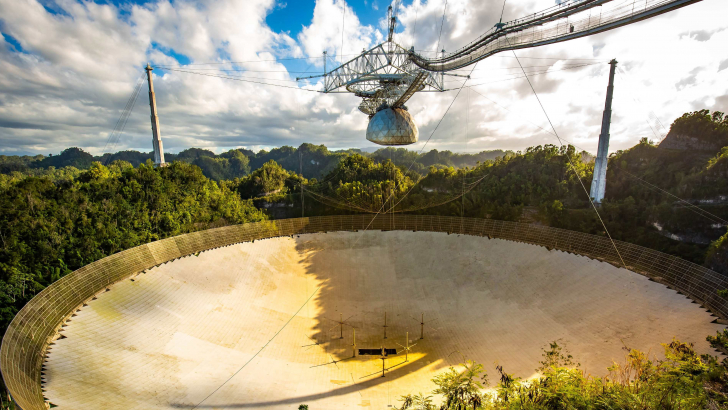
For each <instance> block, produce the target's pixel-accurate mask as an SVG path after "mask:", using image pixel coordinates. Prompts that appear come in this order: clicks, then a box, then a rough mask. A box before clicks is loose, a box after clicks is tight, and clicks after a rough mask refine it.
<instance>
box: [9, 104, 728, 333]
mask: <svg viewBox="0 0 728 410" xmlns="http://www.w3.org/2000/svg"><path fill="white" fill-rule="evenodd" d="M681 118H682V119H681V120H680V121H676V123H677V124H678V125H680V127H686V128H685V129H688V130H691V129H692V130H700V129H701V128H699V127H694V128H690V127H689V125H690V122H691V121H696V122H699V123H701V124H702V122H703V121H704V120H705V118H706V116H704V115H697V116H696V115H692V116H690V115H689V116H687V117H686V116H683V117H681ZM686 118H687V119H686ZM708 118H710V120H711V121H712V122H713V123H717V124H718V125H717V126H718V127H719V128H720V127H722V126H724V125H722V124H724V123H725V120H723V118H722V115H715V114H713V115H710V116H708ZM673 127H675V125H674V124H673ZM709 129H710V128H709ZM689 132H697V131H689ZM688 135H697V137H696V138H701V135H702V134H688ZM114 155H116V156H117V157H115V158H116V159H114V160H113V161H111V162H109V163H108V165H103V164H102V163H101V162H100V161H97V160H99V159H101V160H104V162H106V160H107V159H109V160H110V159H111V158H97V157H92V156H91V155H89V154H87V153H85V152H83V151H82V150H79V149H73V148H71V149H68V150H66V151H64V152H63V153H61V154H60V155H54V156H48V157H43V156H34V157H12V156H4V157H0V164H1V165H2V166H3V167H5V168H4V170H5V171H9V172H7V173H5V174H0V239H1V240H2V243H1V245H2V248H0V288H1V289H2V292H0V298H1V299H0V305H1V306H0V312H1V317H0V320H1V321H2V322H1V323H2V326H5V325H7V323H8V321H9V320H10V319H11V318H12V317H13V315H14V314H15V312H17V310H18V309H19V308H20V307H21V306H22V305H23V304H24V303H25V301H27V300H28V299H29V298H31V297H32V296H33V295H34V294H35V293H37V292H39V291H40V290H42V289H43V288H44V287H45V286H47V285H48V284H50V283H51V282H53V281H54V280H57V279H58V278H59V277H61V276H63V275H64V274H66V273H68V272H70V271H72V270H74V269H77V268H79V267H81V266H84V265H85V264H88V263H89V262H92V261H94V260H97V259H99V258H102V257H104V256H106V255H110V254H112V253H115V252H118V251H120V250H123V249H127V248H129V247H132V246H136V245H139V244H142V243H146V242H149V241H153V240H157V239H160V238H164V237H167V236H172V235H177V234H180V233H185V232H190V231H194V230H199V229H205V228H208V227H213V226H222V225H226V224H238V223H244V222H248V221H257V220H261V219H264V218H285V217H297V216H300V215H301V214H302V213H303V214H305V215H307V216H314V215H328V214H342V213H361V212H367V213H376V212H383V213H386V212H390V211H394V212H406V213H411V214H434V215H456V216H457V215H464V216H469V217H487V218H495V219H503V220H524V221H528V222H531V223H539V224H546V225H551V226H555V227H562V228H567V229H572V230H576V231H582V232H588V233H593V234H598V235H606V233H605V231H604V228H603V226H602V224H601V222H600V221H599V219H598V218H597V216H596V214H595V212H594V210H593V209H592V207H591V205H590V203H589V201H588V198H587V197H586V195H585V193H584V188H583V187H582V185H581V184H582V182H583V183H584V185H585V188H586V189H587V190H588V189H589V185H590V183H591V178H592V171H593V160H591V157H590V156H588V155H585V154H584V153H579V152H577V151H576V150H575V149H574V148H573V147H561V148H559V147H555V146H552V145H546V146H537V147H532V148H529V149H527V150H525V151H524V152H517V153H513V152H503V151H485V152H482V153H480V154H455V153H452V152H449V151H444V152H438V151H434V150H433V151H430V152H429V153H426V154H424V155H417V154H416V153H415V152H412V151H407V150H404V149H396V150H395V149H382V150H379V151H376V152H374V153H371V154H366V153H363V152H360V151H358V150H349V151H338V152H332V151H329V150H328V149H327V148H326V147H324V146H315V145H311V144H303V145H301V146H300V147H299V148H298V149H296V148H292V147H281V148H277V149H273V150H271V151H260V152H258V153H253V152H251V151H247V150H242V149H241V150H231V151H228V152H226V153H223V154H220V155H216V154H214V153H212V152H210V151H205V150H202V149H189V150H185V151H183V152H181V153H179V154H177V155H176V156H170V158H174V159H173V160H172V161H171V164H170V166H168V167H164V168H154V167H153V166H152V164H151V161H150V159H149V158H147V157H145V155H147V154H142V153H132V152H121V153H117V154H114ZM299 156H300V157H303V158H305V160H304V162H303V163H304V166H303V175H299V174H298V167H299V162H298V161H299ZM390 156H391V158H392V159H393V162H392V161H390V160H389V157H390ZM119 158H126V159H128V160H130V161H126V160H121V159H119ZM142 160H144V161H145V162H141V161H142ZM132 161H133V162H132ZM413 161H414V163H415V164H416V166H412V169H410V170H409V171H408V168H409V166H410V165H411V164H412V162H413ZM570 162H571V163H573V164H574V166H575V170H574V169H572V168H571V165H570ZM84 168H85V169H84ZM574 171H576V172H574ZM580 179H581V182H580ZM607 181H608V182H607V191H606V199H605V202H604V204H603V205H602V207H601V209H600V215H601V217H602V219H603V220H604V223H605V224H606V226H607V229H609V232H610V234H611V236H612V237H613V238H615V239H620V240H624V241H627V242H632V243H636V244H639V245H643V246H647V247H650V248H653V249H657V250H660V251H663V252H667V253H671V254H674V255H677V256H680V257H682V258H685V259H687V260H690V261H693V262H696V263H701V264H705V265H706V266H708V267H710V268H711V269H714V270H716V271H718V272H722V273H725V274H728V234H726V225H725V220H728V198H727V197H726V196H727V193H728V182H726V181H728V147H724V148H723V149H722V150H719V151H716V152H704V151H694V150H688V151H674V150H668V149H662V148H659V147H657V146H655V145H653V144H651V143H650V142H649V141H647V140H643V141H641V142H640V143H639V144H637V145H636V146H634V147H632V148H630V149H628V150H624V151H618V152H616V153H614V154H612V155H611V157H610V160H609V171H608V176H607ZM302 189H303V190H304V191H305V193H306V196H305V210H302V209H301V206H302V202H304V201H302V198H301V191H302Z"/></svg>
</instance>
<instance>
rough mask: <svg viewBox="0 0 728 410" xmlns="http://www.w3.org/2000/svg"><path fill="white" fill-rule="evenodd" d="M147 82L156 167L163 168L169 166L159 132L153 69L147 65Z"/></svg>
mask: <svg viewBox="0 0 728 410" xmlns="http://www.w3.org/2000/svg"><path fill="white" fill-rule="evenodd" d="M145 70H146V71H147V81H148V82H149V108H150V109H151V111H152V115H151V119H152V144H153V145H154V165H156V166H158V167H163V166H165V165H167V164H166V163H165V162H164V148H163V147H162V135H161V134H160V132H159V117H158V116H157V98H156V97H155V96H154V84H153V83H152V70H153V68H152V67H151V66H150V65H149V64H147V67H146V68H145Z"/></svg>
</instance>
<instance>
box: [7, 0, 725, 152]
mask: <svg viewBox="0 0 728 410" xmlns="http://www.w3.org/2000/svg"><path fill="white" fill-rule="evenodd" d="M446 3H447V5H446ZM553 4H554V0H508V1H507V2H506V3H505V8H503V1H502V0H448V1H447V2H446V1H445V0H414V1H413V0H406V1H404V3H403V4H402V6H401V8H400V12H399V23H398V28H397V31H396V34H395V41H396V42H398V43H400V44H402V45H403V46H405V47H407V48H409V47H412V46H414V47H415V49H416V50H422V52H432V51H434V50H437V49H442V48H444V49H445V50H455V49H457V48H460V47H462V46H463V45H465V44H467V43H469V42H470V41H472V40H473V39H475V38H476V37H477V36H479V35H481V34H483V33H484V32H486V31H487V30H488V29H489V28H491V27H492V26H493V25H494V24H495V23H497V22H498V20H499V18H500V14H501V10H503V20H504V21H507V20H511V19H515V18H518V17H522V16H525V15H527V14H530V13H533V12H536V11H539V10H542V9H545V8H547V7H550V6H552V5H553ZM388 6H389V2H388V1H385V0H348V1H344V0H316V1H304V0H296V1H292V0H245V1H239V0H209V1H201V2H197V1H186V0H185V1H169V0H163V1H162V0H159V1H158V0H153V1H135V2H128V1H121V2H119V1H101V0H97V1H77V0H55V1H54V0H42V1H39V0H0V33H2V36H1V37H0V154H5V155H25V154H43V155H48V154H50V153H53V154H55V153H58V152H60V151H62V150H63V149H65V148H68V147H79V148H82V149H84V150H86V151H88V152H90V153H92V154H96V155H98V154H101V153H102V152H115V151H120V150H125V149H133V150H139V151H145V152H148V151H151V149H152V137H151V126H150V121H149V105H148V104H149V99H148V93H147V88H146V87H147V84H146V82H144V83H143V84H142V89H141V92H140V93H139V95H138V98H137V99H136V100H135V101H134V105H133V109H132V111H131V114H130V115H129V119H128V122H127V123H126V125H125V128H124V131H123V132H122V133H121V134H119V135H117V137H118V138H110V136H111V132H112V130H113V129H114V127H115V125H116V124H117V121H118V120H119V118H120V115H121V114H122V112H123V111H124V108H125V106H126V104H127V102H128V101H129V100H130V96H131V95H132V93H133V90H134V88H135V85H136V84H137V83H138V81H140V80H141V79H142V78H143V77H142V76H143V74H144V70H143V68H144V66H145V65H146V64H147V63H150V64H151V65H152V66H155V67H158V68H156V69H155V70H154V71H153V74H154V79H153V81H154V87H155V93H156V96H157V107H158V112H159V120H160V128H161V134H162V139H163V143H164V148H165V151H166V152H179V151H181V150H184V149H186V148H190V147H198V148H206V149H210V150H212V151H214V152H217V153H220V152H223V151H226V150H229V149H232V148H247V149H252V150H256V151H257V150H259V149H270V148H271V147H278V146H282V145H291V146H298V145H300V144H301V143H304V142H309V143H314V144H324V145H326V146H327V147H329V148H330V149H343V148H363V149H368V150H371V149H374V148H377V147H378V146H377V145H374V144H373V143H371V142H369V141H367V140H366V139H365V133H366V126H367V116H366V115H364V114H362V113H360V112H359V111H358V109H357V106H358V104H359V99H358V98H357V97H355V96H354V95H351V94H322V93H318V92H314V91H318V90H321V89H322V84H321V82H320V79H313V80H309V81H298V82H297V81H296V77H297V76H307V75H316V74H320V73H321V72H322V71H323V69H324V67H323V63H324V60H323V57H322V56H323V52H324V51H326V52H327V55H328V56H329V58H328V60H327V68H328V69H331V68H332V67H334V66H335V65H337V64H339V63H340V62H341V61H342V59H343V60H344V61H346V60H348V59H350V58H352V57H354V56H355V55H356V54H357V53H360V52H361V50H362V49H364V48H370V47H372V46H374V45H376V44H378V43H380V42H382V41H383V39H384V38H385V36H386V21H385V19H384V18H385V16H386V9H387V7H388ZM726 15H728V2H726V1H725V0H703V1H701V2H698V3H696V4H693V5H690V6H688V7H685V8H683V9H680V10H677V11H673V12H670V13H667V14H663V15H661V16H658V17H655V18H653V19H650V20H647V21H643V22H640V23H637V24H633V25H629V26H625V27H621V28H619V29H616V30H611V31H608V32H605V33H601V34H598V35H595V36H591V37H586V38H582V39H577V40H572V41H568V42H564V43H559V44H554V45H549V46H544V47H539V48H532V49H526V50H519V51H517V52H516V55H515V56H514V53H512V52H504V53H500V54H497V55H495V56H492V57H489V58H487V59H485V60H484V61H481V62H480V63H478V64H477V66H475V67H474V68H473V67H469V68H473V69H474V71H473V72H472V75H471V79H470V80H469V81H468V83H467V84H466V85H467V86H468V87H466V88H463V91H462V92H460V93H459V94H457V91H447V92H443V93H418V94H416V95H415V96H413V97H412V98H411V99H410V100H409V101H408V103H407V106H408V108H409V111H410V113H411V114H412V115H413V116H414V118H415V121H416V123H417V125H418V127H419V130H420V142H418V143H417V144H414V145H411V146H409V147H408V148H409V149H413V150H417V151H420V150H424V151H429V150H430V149H438V150H451V151H455V152H478V151H483V150H492V149H510V150H523V149H525V148H527V147H530V146H535V145H543V144H555V145H558V144H559V141H558V140H557V139H556V137H555V136H554V135H552V134H550V133H547V132H545V131H544V129H548V130H550V129H551V128H550V125H549V120H550V121H551V123H552V124H553V126H554V128H555V129H556V132H557V133H558V135H559V136H560V137H561V138H562V139H563V141H564V142H570V143H573V144H574V145H576V146H577V147H579V148H581V149H585V150H587V151H590V152H592V153H594V152H596V146H597V142H598V135H599V131H600V124H601V118H602V111H603V109H604V99H605V92H606V86H607V81H608V71H609V65H608V64H607V63H608V61H609V60H611V59H612V58H616V59H617V60H618V62H619V63H618V68H619V69H618V72H617V76H616V79H615V91H614V104H613V114H612V128H611V141H610V152H614V151H616V150H619V149H626V148H629V147H631V146H633V145H634V144H636V143H637V142H638V141H639V140H640V139H641V138H643V137H648V138H649V139H652V140H655V141H659V140H660V139H661V138H663V137H664V135H665V134H666V133H667V132H668V130H669V127H670V124H671V123H672V121H673V120H674V119H675V118H677V117H679V116H680V115H682V114H683V113H685V112H690V111H694V110H699V109H709V110H719V111H723V112H728V95H727V94H728V48H726V47H725V45H726V44H728V20H726V19H725V17H724V16H726ZM516 56H517V57H518V61H517V60H516V58H515V57H516ZM231 61H232V62H235V63H234V64H231V63H230V62H231ZM519 61H520V63H521V65H523V66H524V67H525V69H526V70H527V71H528V72H532V73H541V74H535V75H532V76H531V80H532V83H533V86H534V88H535V90H536V92H537V93H538V98H539V99H540V101H541V103H543V107H544V109H545V110H546V113H547V114H548V117H547V116H546V115H545V114H544V112H543V111H542V109H541V106H540V105H539V102H538V100H537V99H536V96H535V95H534V93H533V91H532V90H531V88H530V86H529V84H528V82H527V81H526V80H525V79H524V78H518V77H521V76H520V73H521V71H520V70H521V68H520V67H519ZM180 67H182V69H184V68H185V67H186V68H187V69H188V70H189V69H193V70H192V71H194V72H195V73H196V74H192V73H186V72H180V71H175V70H173V69H170V68H177V69H179V68H180ZM221 69H226V70H228V71H226V72H221V71H220V70H221ZM544 71H549V72H548V73H543V72H544ZM220 74H222V75H227V76H234V77H236V78H239V79H246V81H237V80H231V79H223V78H219V77H216V76H215V75H220ZM446 81H448V83H447V85H449V86H452V87H453V88H457V87H459V85H460V84H461V83H462V81H463V79H460V78H455V77H449V78H446ZM271 84H275V85H276V86H273V85H271ZM456 95H457V98H456ZM438 123H439V124H440V125H439V126H438Z"/></svg>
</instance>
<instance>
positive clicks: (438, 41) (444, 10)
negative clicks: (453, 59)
mask: <svg viewBox="0 0 728 410" xmlns="http://www.w3.org/2000/svg"><path fill="white" fill-rule="evenodd" d="M446 11H447V0H445V8H444V9H443V10H442V22H441V23H440V35H439V36H437V47H435V55H437V51H438V49H439V48H440V38H442V28H443V27H445V12H446ZM456 98H457V97H456Z"/></svg>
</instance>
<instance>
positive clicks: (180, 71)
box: [166, 68, 322, 93]
mask: <svg viewBox="0 0 728 410" xmlns="http://www.w3.org/2000/svg"><path fill="white" fill-rule="evenodd" d="M166 70H169V71H176V72H179V73H187V74H196V75H204V76H206V77H215V78H222V79H225V80H233V81H241V82H244V83H253V84H262V85H270V86H273V87H281V88H290V89H293V90H300V91H310V92H313V93H321V92H322V91H318V90H310V89H308V88H300V87H293V86H290V85H282V84H271V83H264V82H262V81H251V80H244V79H242V78H236V77H228V76H223V75H215V74H207V73H196V72H194V71H187V70H179V69H175V68H167V69H166Z"/></svg>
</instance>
